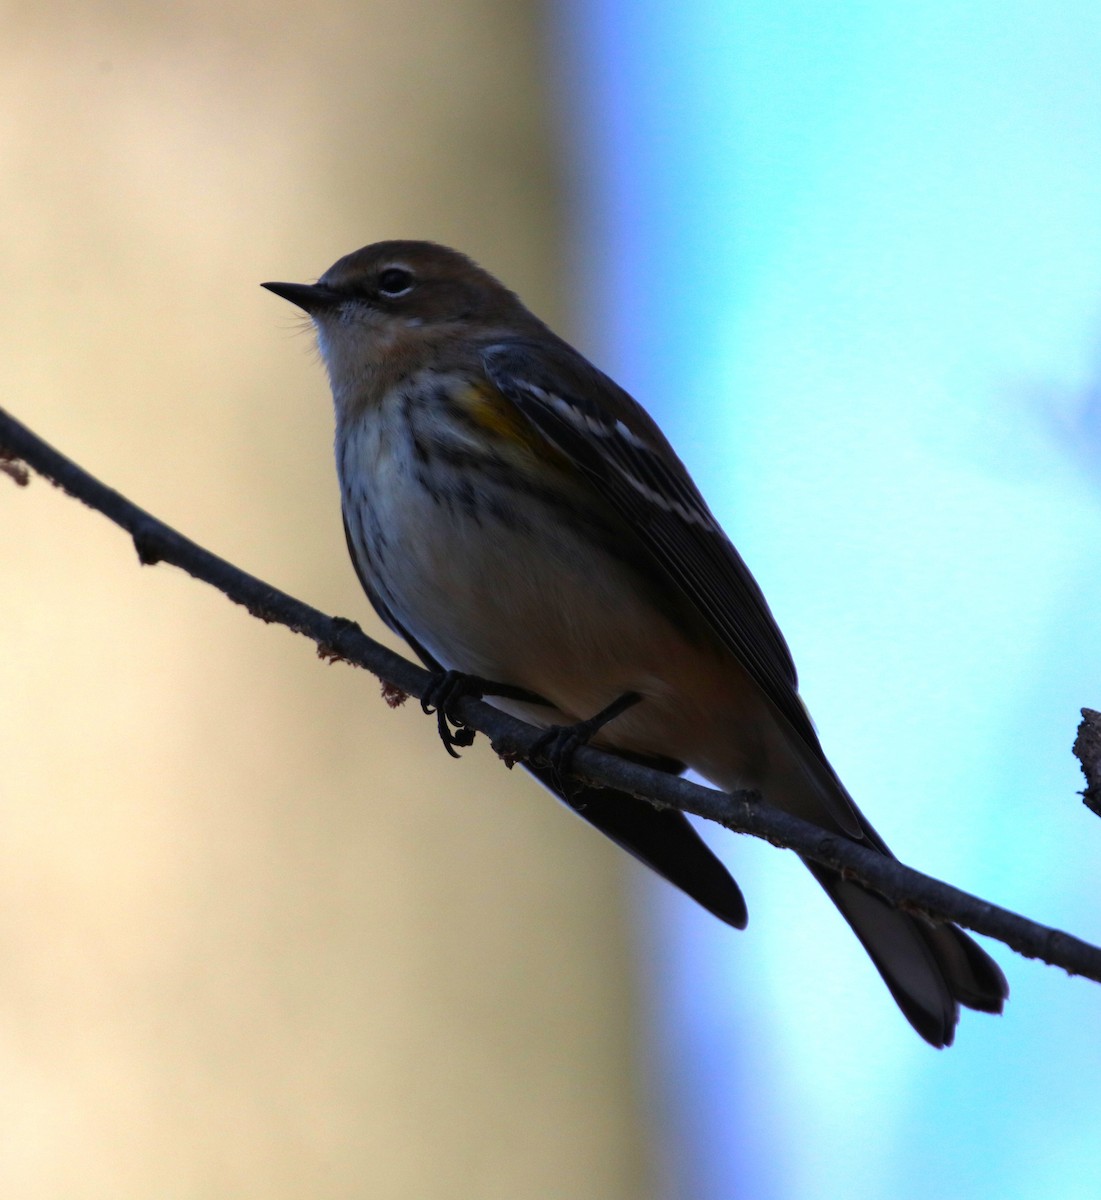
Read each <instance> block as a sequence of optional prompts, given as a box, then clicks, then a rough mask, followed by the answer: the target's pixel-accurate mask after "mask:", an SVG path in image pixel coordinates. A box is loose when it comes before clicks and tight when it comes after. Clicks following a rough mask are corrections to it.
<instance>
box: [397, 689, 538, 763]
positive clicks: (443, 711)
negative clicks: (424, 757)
mask: <svg viewBox="0 0 1101 1200" xmlns="http://www.w3.org/2000/svg"><path fill="white" fill-rule="evenodd" d="M463 696H471V697H473V699H475V700H481V699H482V697H483V696H500V697H502V698H503V699H506V700H523V701H525V702H526V703H528V704H547V701H546V700H544V699H543V697H542V696H537V695H536V694H535V693H534V692H529V691H528V690H527V688H522V687H516V686H514V685H513V684H511V683H496V682H495V681H494V680H492V679H482V677H481V676H480V675H464V674H463V672H462V671H436V672H435V673H434V674H433V676H432V678H431V679H430V680H429V681H428V687H427V688H425V690H424V695H423V696H422V697H421V712H423V713H433V712H434V713H435V714H436V726H437V728H438V729H439V731H440V741H441V742H443V745H444V749H445V750H446V751H447V753H448V754H450V755H451V757H452V758H458V757H459V752H458V750H456V749H455V747H456V746H469V745H470V744H471V743H472V742H473V741H474V730H473V729H468V728H467V727H466V726H464V725H459V724H458V722H457V721H456V719H455V718H454V717H453V716H452V715H451V711H450V710H451V706H452V705H453V704H454V703H455V702H456V700H459V699H460V698H461V697H463ZM548 707H549V705H548ZM452 726H454V728H452Z"/></svg>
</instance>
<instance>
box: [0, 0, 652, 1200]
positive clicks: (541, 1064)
mask: <svg viewBox="0 0 1101 1200" xmlns="http://www.w3.org/2000/svg"><path fill="white" fill-rule="evenodd" d="M2 25H3V30H4V36H3V38H2V39H0V97H2V99H0V160H2V163H3V167H2V170H0V231H2V232H0V240H2V244H3V263H4V272H3V286H2V287H0V331H2V333H0V337H2V341H3V347H4V349H3V353H2V354H0V406H3V407H4V408H7V409H8V410H9V411H10V412H12V413H13V414H14V415H16V416H17V417H18V418H20V419H21V420H23V421H24V422H26V423H27V424H29V425H30V426H31V427H32V428H33V429H35V430H36V431H37V432H39V433H40V434H41V435H43V436H44V437H46V438H47V440H50V441H51V442H53V443H54V444H55V445H56V446H57V447H58V448H59V449H61V450H62V451H63V452H65V453H67V454H69V455H71V456H72V457H74V458H75V459H76V460H77V461H78V462H79V463H81V464H82V465H84V466H85V467H87V468H88V469H90V470H91V471H92V472H93V473H94V474H96V475H98V476H99V477H100V478H102V479H103V480H105V481H106V482H108V483H109V484H111V485H112V486H114V487H116V488H118V489H119V490H120V491H122V492H123V493H124V494H126V495H127V496H129V497H131V498H132V499H134V500H135V501H136V502H137V503H139V504H141V505H143V506H144V507H146V508H148V509H149V510H150V511H152V512H153V513H155V514H156V515H158V516H160V517H162V518H164V519H166V520H167V521H169V522H170V523H173V524H175V525H176V526H177V527H178V528H179V529H181V530H182V531H183V532H185V533H186V534H188V535H189V536H191V537H193V538H195V539H196V540H198V541H199V542H200V543H202V544H204V545H207V546H209V547H210V548H211V549H213V550H215V551H216V552H217V553H220V554H222V555H224V556H225V557H227V558H229V559H230V560H232V561H234V562H236V563H238V564H239V565H241V566H242V567H244V568H245V569H247V570H249V571H251V572H253V573H255V574H257V575H259V576H261V577H262V578H265V579H268V580H270V581H271V582H273V583H275V584H276V585H278V586H279V587H282V588H285V589H287V590H289V591H290V592H292V593H293V594H295V595H298V596H301V597H302V598H303V599H305V600H307V601H309V602H310V603H313V604H315V605H317V606H318V607H320V608H322V609H325V610H327V611H331V612H335V613H339V614H341V615H344V616H348V617H352V618H355V619H359V620H361V621H362V623H363V625H364V627H365V629H367V630H368V631H369V632H371V633H373V634H378V632H379V629H378V626H377V624H376V622H375V621H374V619H373V617H372V616H371V615H370V613H369V611H368V606H367V603H366V601H365V599H364V598H363V597H362V595H361V594H360V591H359V588H358V584H357V583H356V581H355V578H354V575H353V573H352V570H351V568H350V566H349V565H348V563H347V561H346V556H345V550H344V545H343V537H342V533H341V528H340V520H339V514H338V502H337V495H336V488H335V481H334V476H333V470H332V465H331V450H330V446H331V438H332V431H331V416H330V411H329V399H328V393H327V389H326V386H325V381H324V378H323V373H322V371H321V368H320V366H319V365H318V363H317V362H316V359H315V356H314V355H313V354H312V352H311V349H310V338H309V336H308V335H307V334H305V333H303V332H302V330H301V327H300V322H299V321H298V320H297V319H296V317H295V316H294V314H293V313H292V312H291V311H290V309H289V306H287V305H285V304H283V303H282V302H280V301H279V300H277V299H276V298H275V297H274V296H271V295H269V294H267V293H265V292H263V291H262V290H261V289H260V288H259V287H258V284H259V283H260V281H262V280H266V279H289V280H308V279H311V278H315V277H316V276H317V275H319V274H320V273H321V272H322V271H323V270H324V269H325V268H326V267H327V266H328V265H329V264H330V262H332V261H333V260H334V259H335V258H336V257H338V256H339V255H341V254H344V253H346V252H347V251H350V250H352V249H354V248H355V247H357V246H359V245H362V244H364V243H366V242H369V241H372V240H376V239H378V238H382V237H395V236H416V237H431V238H435V239H438V240H441V241H445V242H449V243H452V244H455V245H458V246H459V247H461V248H463V249H465V250H466V251H468V252H470V253H472V254H473V255H474V256H475V257H477V258H479V259H480V260H481V261H483V262H484V263H485V265H486V266H488V267H490V268H491V269H492V270H494V271H495V272H497V273H498V274H500V275H501V276H502V277H504V278H505V279H506V280H508V281H509V282H510V283H511V284H512V285H513V286H515V287H516V288H518V289H519V290H520V291H521V292H522V293H523V295H524V296H525V298H526V299H527V300H528V301H529V302H530V303H531V305H532V306H533V307H534V308H535V309H536V310H537V311H540V312H541V313H543V314H545V315H546V316H547V317H548V318H549V319H550V320H552V322H555V323H556V324H557V325H558V326H559V327H560V328H563V330H564V332H567V333H569V332H570V328H569V320H568V313H567V312H566V311H565V304H564V303H563V298H564V296H565V288H564V283H565V281H564V280H563V279H561V278H560V277H558V276H557V275H556V270H557V269H558V264H559V263H560V261H561V239H562V237H563V225H564V221H563V216H562V213H563V204H562V197H561V194H560V193H561V186H560V182H559V180H560V174H561V172H560V170H559V168H558V166H557V165H556V161H555V146H554V141H553V131H552V130H551V129H550V128H549V127H548V118H547V117H546V115H545V114H546V104H545V101H544V98H543V97H542V96H541V93H540V88H541V81H542V79H543V77H544V64H543V63H542V61H541V54H542V50H541V41H540V37H541V35H540V30H539V27H538V25H537V22H536V16H535V12H534V6H530V5H528V4H516V3H510V2H508V0H498V2H496V3H493V2H490V0H482V2H481V3H479V2H477V0H472V2H467V0H461V2H457V0H446V2H445V0H438V2H428V3H420V4H413V5H409V4H401V3H397V2H396V0H391V2H388V3H369V4H349V3H345V4H340V3H322V4H319V5H311V6H309V7H308V8H307V7H305V6H299V5H286V4H282V5H279V4H277V5H271V4H267V3H265V4H248V3H244V2H240V0H233V2H231V3H228V4H226V3H223V4H213V3H208V4H202V3H189V4H179V5H173V6H147V5H140V4H110V5H108V4H92V3H86V4H81V3H67V4H60V3H56V2H47V3H43V4H39V5H35V6H30V5H23V6H18V7H17V8H14V9H13V8H9V9H8V10H7V12H6V14H5V16H4V17H3V22H2ZM0 629H2V655H3V659H2V661H3V669H2V674H0V764H2V765H0V1196H3V1197H5V1198H8V1200H23V1198H26V1200H38V1198H40V1197H41V1198H46V1197H51V1198H53V1197H56V1198H65V1200H83V1198H85V1197H87V1198H92V1197H95V1198H101V1197H111V1198H112V1200H126V1198H129V1197H134V1198H135V1200H136V1198H139V1197H140V1198H142V1200H147V1198H149V1197H154V1196H156V1197H204V1198H209V1197H219V1196H227V1197H228V1196H232V1197H251V1196H256V1197H260V1196H263V1197H272V1198H274V1197H303V1196H310V1197H354V1196H364V1197H367V1196H369V1197H372V1198H378V1200H385V1198H388V1197H403V1198H411V1197H416V1198H418V1200H428V1198H435V1197H478V1198H479V1200H492V1198H498V1197H499V1198H501V1200H506V1198H507V1200H522V1198H525V1197H529V1196H530V1197H536V1196H538V1197H550V1196H561V1197H570V1198H571V1200H583V1198H584V1197H589V1196H591V1197H601V1198H602V1200H608V1198H614V1197H621V1196H622V1197H632V1198H637V1197H641V1196H644V1195H646V1194H647V1193H648V1189H649V1182H648V1181H649V1174H650V1170H649V1162H648V1155H647V1149H646V1135H645V1132H644V1126H643V1124H642V1117H643V1115H644V1114H643V1113H642V1111H641V1110H642V1108H643V1107H644V1105H642V1104H641V1102H640V1100H639V1089H638V1082H637V1079H636V1071H635V1067H634V1065H633V1059H632V1054H633V1044H634V1040H635V1038H636V1037H637V1034H638V1031H637V1029H636V1028H635V1024H636V1020H637V1018H636V1012H635V1001H634V998H633V994H632V990H631V988H632V983H633V972H634V965H633V963H632V961H631V955H630V945H629V941H628V933H627V928H626V917H625V912H624V904H623V897H622V894H621V875H620V871H621V870H622V869H623V868H622V865H621V864H622V860H620V859H619V858H618V857H617V855H616V852H615V851H614V850H612V849H611V848H610V847H606V846H605V845H604V844H603V843H602V842H601V841H600V839H599V838H597V837H596V836H595V835H593V834H590V833H589V832H588V831H587V830H586V829H584V828H583V827H581V825H580V823H579V822H575V821H573V819H572V818H570V817H568V816H567V815H566V814H564V813H563V812H561V811H560V810H559V809H558V808H557V807H556V805H555V804H554V803H553V801H552V800H551V799H550V798H549V797H546V796H544V795H543V794H541V793H540V792H538V790H537V789H536V788H535V787H534V786H533V785H532V784H531V783H530V782H528V781H527V780H526V779H524V778H521V777H520V774H519V773H518V772H517V773H514V774H512V775H509V774H508V773H506V772H505V771H504V770H503V769H502V768H501V767H500V765H499V764H497V763H496V762H495V761H493V760H492V757H491V755H490V754H489V753H488V752H487V751H486V750H485V749H484V747H481V748H478V749H475V750H474V751H469V752H467V754H466V756H465V761H464V762H462V763H459V764H454V763H452V762H451V761H450V760H449V759H448V758H447V757H446V755H445V754H444V752H443V750H442V748H441V747H440V746H439V745H438V743H437V742H436V740H435V735H434V732H433V727H432V724H431V723H430V722H429V721H427V720H425V719H424V718H422V717H421V715H420V713H419V712H418V711H416V705H415V704H412V705H408V706H406V708H405V709H403V710H400V711H398V712H396V713H395V712H391V711H390V710H389V709H387V708H386V707H385V705H384V704H383V703H382V702H381V700H380V699H379V696H378V687H377V685H376V684H375V683H374V681H373V680H372V679H371V678H370V677H368V676H367V675H365V674H364V673H362V672H356V671H353V670H351V669H349V668H347V667H342V666H326V665H324V664H323V663H321V662H320V661H319V660H318V659H317V658H316V657H315V655H314V652H313V648H312V646H311V644H310V643H308V642H306V641H305V640H303V639H300V638H295V637H293V636H292V635H290V634H288V633H287V632H286V631H284V630H282V629H280V628H277V627H269V626H265V625H263V624H262V623H260V622H258V621H256V620H253V619H252V618H250V617H249V616H248V615H247V614H246V613H245V612H244V611H243V610H241V609H238V608H235V607H234V606H232V605H231V604H229V603H227V602H226V600H225V599H224V598H222V597H221V596H219V595H218V594H216V593H215V592H213V591H211V590H210V589H208V588H205V587H203V586H202V585H199V584H197V583H195V582H194V581H192V580H191V579H189V578H187V577H186V576H184V575H183V574H182V573H180V572H178V571H176V570H175V569H173V568H170V567H165V566H160V567H156V568H140V567H139V566H138V562H137V558H136V555H135V553H134V550H133V547H132V546H131V545H130V543H129V541H128V539H127V538H126V536H125V535H124V534H122V533H121V532H120V531H119V530H118V529H116V528H114V527H113V526H111V525H109V524H108V523H107V522H106V521H105V520H104V519H103V518H101V517H99V516H98V515H95V514H92V513H90V512H89V511H87V510H85V509H83V508H82V507H81V506H80V505H79V504H77V503H75V502H73V501H71V500H69V499H67V498H65V497H63V496H62V495H61V494H60V493H58V492H56V491H55V490H54V489H53V488H52V487H50V486H49V485H48V484H47V483H45V482H43V481H42V480H38V479H35V480H34V481H33V482H32V484H31V486H30V487H29V488H28V489H26V490H20V489H17V488H16V487H15V486H14V485H12V484H10V482H9V481H8V480H7V479H6V478H2V477H0Z"/></svg>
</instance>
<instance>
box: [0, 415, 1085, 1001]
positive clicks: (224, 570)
mask: <svg viewBox="0 0 1101 1200" xmlns="http://www.w3.org/2000/svg"><path fill="white" fill-rule="evenodd" d="M23 464H25V465H26V466H27V467H30V468H32V469H33V470H35V471H37V472H38V473H39V474H40V475H43V476H44V477H45V478H47V479H49V480H51V481H52V482H53V483H55V484H56V485H57V486H58V487H60V488H62V489H63V490H64V491H65V492H67V493H68V494H69V495H70V496H73V497H75V498H76V499H78V500H81V501H83V503H85V504H87V505H88V506H89V507H90V508H93V509H95V510H96V511H97V512H100V513H102V514H103V515H104V516H106V517H107V518H109V519H110V520H111V521H113V522H115V524H116V525H119V526H121V527H122V528H123V529H125V530H126V531H127V532H128V533H129V534H130V536H131V538H132V539H133V542H134V546H135V549H136V550H137V553H138V558H139V560H140V561H141V562H142V564H144V565H146V566H149V565H152V564H154V563H158V562H167V563H172V564H173V565H175V566H177V567H180V568H181V569H182V570H184V571H186V572H187V573H188V574H190V575H192V576H194V577H195V578H196V579H200V580H202V581H203V582H204V583H209V584H210V585H211V586H212V587H215V588H217V589H218V590H219V591H220V592H222V593H224V594H225V595H226V596H228V597H229V599H230V600H232V601H234V602H235V603H237V604H241V605H243V606H244V607H245V608H247V609H248V611H249V612H250V613H251V614H252V615H253V616H255V617H259V618H260V619H261V620H263V621H268V622H276V623H278V624H281V625H285V626H286V627H287V628H288V629H291V630H293V631H294V632H295V633H300V634H303V635H304V636H306V637H308V638H312V639H313V641H314V642H316V644H317V649H318V654H320V655H321V656H322V657H324V658H328V659H340V660H342V661H344V662H348V663H351V664H353V665H354V666H359V667H364V668H366V669H367V670H368V671H370V672H371V673H372V674H374V675H376V676H377V677H378V678H379V679H380V680H382V682H383V690H384V694H386V695H387V696H388V697H390V696H392V694H393V692H394V691H395V690H398V691H400V692H403V693H406V694H409V695H414V696H420V695H422V694H423V692H424V689H425V687H426V685H427V684H428V681H429V679H430V678H431V677H430V675H429V673H428V672H427V671H425V670H423V669H422V668H421V667H418V666H415V665H414V664H413V663H411V662H409V661H407V660H406V659H404V658H402V657H401V656H400V655H397V654H394V653H393V652H392V651H390V650H388V649H386V647H385V646H382V645H380V644H379V643H378V642H375V641H373V640H372V639H371V638H369V637H367V636H366V635H365V634H364V633H363V631H362V630H361V629H360V628H359V626H358V625H356V624H355V622H353V621H347V620H344V619H343V618H340V617H329V616H326V615H325V614H324V613H321V612H319V611H318V610H317V609H315V608H311V607H310V606H309V605H308V604H303V603H302V601H300V600H296V599H295V598H294V597H292V596H288V595H287V594H286V593H285V592H281V591H279V589H278V588H274V587H272V586H271V585H270V584H267V583H264V582H263V581H262V580H260V579H257V578H256V577H255V576H252V575H249V574H247V573H246V572H245V571H242V570H240V569H239V568H238V567H235V566H233V564H232V563H228V562H226V560H225V559H222V558H219V557H218V556H217V555H216V554H212V553H211V552H210V551H209V550H205V549H204V548H203V547H202V546H199V545H197V544H196V543H195V542H193V541H191V540H190V539H189V538H186V537H184V536H183V535H182V534H180V533H177V532H176V531H175V530H174V529H171V528H170V527H169V526H167V525H165V524H164V522H163V521H159V520H157V518H156V517H154V516H151V515H150V514H149V513H147V512H145V511H144V510H143V509H141V508H138V507H137V505H135V504H133V503H131V502H130V501H129V500H127V499H126V498H125V497H124V496H121V495H119V493H118V492H116V491H114V490H112V489H111V488H109V487H107V486H105V485H104V484H102V483H100V482H99V481H98V480H97V479H94V478H93V477H92V476H91V475H89V474H88V472H86V471H84V470H83V469H82V468H81V467H78V466H77V465H76V463H74V462H72V461H71V460H70V459H68V458H66V457H65V456H64V455H62V454H59V453H58V452H57V451H56V450H54V449H53V448H52V447H51V446H49V445H47V444H46V443H45V442H44V441H42V439H41V438H39V437H37V436H36V435H35V434H34V433H32V432H31V431H30V430H29V429H27V428H26V426H24V425H22V424H20V423H19V422H18V421H16V420H15V419H14V418H13V417H11V416H10V415H8V414H7V413H6V412H5V411H4V410H3V409H0V468H2V473H4V474H7V475H10V476H11V477H12V478H13V479H14V480H16V482H19V483H25V482H26V475H25V472H24V470H23V469H22V467H23ZM455 715H456V716H457V717H458V718H459V719H461V721H462V723H463V724H464V725H467V726H469V727H470V728H471V729H476V730H478V731H479V732H481V733H484V734H485V735H486V736H487V737H488V738H489V739H490V742H491V744H492V746H493V748H494V750H495V751H496V752H497V753H498V754H499V755H500V756H501V757H502V758H504V759H505V760H506V761H507V762H509V763H511V762H513V761H515V760H518V759H523V758H524V757H525V756H526V755H527V754H528V753H529V752H530V751H531V749H532V747H533V745H534V743H535V742H536V740H537V739H538V738H539V736H540V733H541V731H540V730H538V729H536V728H535V727H534V726H531V725H527V724H525V723H524V722H522V721H519V720H517V719H515V718H514V717H510V716H509V715H507V714H506V713H503V712H500V711H499V710H498V709H495V708H493V707H491V706H490V705H488V704H485V703H483V702H481V701H478V700H472V699H469V698H464V699H462V700H460V701H459V702H458V703H457V704H456V705H455ZM1076 745H1077V743H1076ZM1094 761H1095V760H1094ZM1084 762H1085V759H1083V763H1084ZM573 768H574V771H575V773H576V774H577V775H578V776H579V777H581V778H583V779H585V780H587V781H589V782H590V783H594V784H598V785H603V786H605V787H612V788H617V789H619V790H620V791H624V792H628V793H630V794H631V795H633V796H637V797H640V798H643V799H646V800H648V801H650V802H651V803H653V804H655V805H657V806H658V807H668V808H677V809H680V810H681V811H683V812H688V813H693V814H695V815H696V816H699V817H704V818H706V819H707V820H709V821H715V822H717V823H718V824H720V825H723V826H725V827H726V828H727V829H730V830H731V831H733V832H734V833H747V834H751V835H752V836H754V837H759V838H764V839H765V840H767V841H770V842H772V843H773V844H774V845H776V846H780V847H783V848H786V849H789V850H794V851H796V852H797V853H798V854H800V855H802V856H804V857H805V858H809V859H812V860H814V861H815V862H818V863H823V864H824V865H826V866H828V867H833V868H835V869H836V870H839V871H842V872H844V873H845V874H846V875H847V876H849V877H850V878H853V879H857V880H859V881H860V882H861V883H864V884H867V885H868V886H869V887H871V888H874V889H875V890H876V891H877V892H880V893H881V894H882V895H884V896H885V897H887V899H889V900H890V901H892V902H893V903H894V904H897V905H898V906H899V907H901V908H904V909H906V910H907V911H912V912H922V913H926V914H927V915H928V916H930V917H933V918H936V919H939V920H947V921H954V922H956V923H957V924H959V925H964V926H966V927H967V928H968V929H972V930H974V931H975V932H976V933H982V934H986V935H987V936H988V937H992V938H996V939H997V940H998V941H1001V942H1004V943H1005V944H1006V945H1007V946H1009V947H1010V948H1011V949H1013V950H1016V951H1017V952H1018V953H1020V954H1023V955H1025V956H1026V957H1028V958H1039V959H1042V960H1043V961H1044V962H1046V963H1050V964H1051V965H1052V966H1058V967H1062V968H1063V969H1064V970H1066V971H1067V972H1069V973H1070V974H1072V975H1082V976H1084V977H1086V978H1087V979H1092V980H1094V981H1095V982H1101V948H1098V947H1096V946H1092V945H1090V944H1089V943H1088V942H1084V941H1082V940H1081V939H1079V938H1076V937H1073V936H1072V935H1071V934H1068V933H1063V932H1061V931H1059V930H1057V929H1051V928H1049V927H1047V926H1045V925H1041V924H1039V923H1038V922H1036V921H1032V920H1029V919H1028V918H1027V917H1022V916H1020V915H1018V914H1017V913H1013V912H1010V911H1009V910H1008V909H1005V908H1000V907H998V906H997V905H995V904H991V903H990V902H989V901H986V900H982V899H980V898H979V897H977V896H972V895H970V894H969V893H967V892H963V891H961V890H960V889H958V888H955V887H952V886H951V885H949V884H947V883H943V882H941V881H940V880H937V879H933V878H931V877H930V876H928V875H923V874H921V873H920V872H918V871H915V870H913V869H912V868H910V867H907V866H904V865H903V864H902V863H900V862H898V861H897V860H896V859H891V858H887V857H885V856H884V855H882V854H879V853H877V852H876V851H874V850H871V849H869V848H867V847H865V846H861V845H858V844H857V843H855V842H851V841H849V840H848V839H846V838H844V837H839V836H837V835H835V834H832V833H829V832H828V831H826V830H823V829H821V828H819V827H818V826H816V825H813V824H811V823H810V822H807V821H803V820H800V819H799V818H798V817H795V816H792V815H791V814H790V813H785V812H782V811H780V810H779V809H776V808H773V807H772V806H771V805H768V804H766V803H764V801H763V800H761V798H760V797H759V796H758V795H757V793H755V792H748V791H740V792H734V793H732V794H727V793H724V792H717V791H713V790H712V789H710V788H705V787H700V786H698V785H697V784H693V783H689V782H688V781H686V780H684V779H680V778H677V777H676V776H673V775H667V774H663V773H661V772H658V771H653V770H650V769H648V768H646V767H642V766H639V765H638V764H636V763H631V762H628V761H627V760H625V759H621V758H617V757H616V756H615V755H611V754H606V753H603V752H602V751H599V750H595V749H593V748H592V747H589V746H583V747H581V749H580V750H579V751H578V752H577V755H576V757H575V758H574V759H573ZM1089 782H1090V784H1091V786H1094V780H1089Z"/></svg>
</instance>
